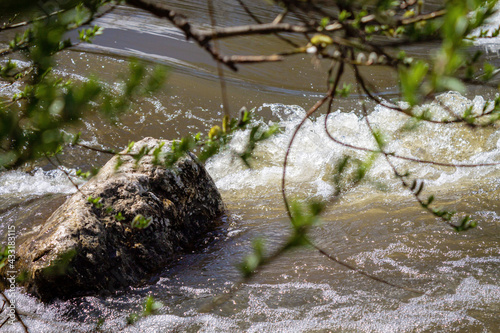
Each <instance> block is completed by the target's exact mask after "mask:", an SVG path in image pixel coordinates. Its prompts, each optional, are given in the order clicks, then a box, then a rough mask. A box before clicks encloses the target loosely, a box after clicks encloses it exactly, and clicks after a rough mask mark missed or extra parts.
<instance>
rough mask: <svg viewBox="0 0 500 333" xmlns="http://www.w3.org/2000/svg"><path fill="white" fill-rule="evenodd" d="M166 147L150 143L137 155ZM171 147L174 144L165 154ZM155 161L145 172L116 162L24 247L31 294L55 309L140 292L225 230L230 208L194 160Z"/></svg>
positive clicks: (22, 260)
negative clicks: (92, 297)
mask: <svg viewBox="0 0 500 333" xmlns="http://www.w3.org/2000/svg"><path fill="white" fill-rule="evenodd" d="M159 143H160V141H159V140H156V139H152V138H146V139H143V140H141V141H139V142H137V143H136V144H135V146H134V148H133V149H132V150H131V153H134V152H138V151H140V149H141V148H142V147H144V146H147V147H149V148H154V147H157V146H158V145H159ZM169 147H170V143H169V142H166V144H165V145H164V148H162V149H163V151H168V149H169ZM153 159H154V158H153V157H152V156H145V157H144V158H143V159H142V160H141V161H140V163H138V164H137V163H136V161H135V160H134V159H133V158H132V157H131V156H128V155H122V156H120V158H118V157H116V156H115V157H113V158H112V159H111V160H110V161H109V162H108V163H107V164H106V165H105V166H104V167H103V168H102V169H101V170H100V171H99V173H98V174H97V175H96V176H95V177H93V178H92V179H91V180H90V181H89V182H87V183H86V184H85V185H84V186H83V187H82V188H81V189H80V191H79V192H77V193H75V194H74V195H73V196H71V197H70V198H69V199H68V200H66V202H65V203H64V204H63V205H62V206H60V207H59V208H58V209H57V210H56V211H55V212H54V213H53V214H52V216H51V217H50V218H49V219H48V220H47V221H46V223H45V224H44V225H43V226H42V228H41V230H40V232H39V233H38V234H36V235H34V236H33V237H32V238H30V239H28V240H26V241H25V242H24V243H23V244H19V245H18V252H17V255H18V259H17V263H18V264H17V266H18V267H17V268H18V271H23V272H25V275H26V277H27V279H26V281H25V282H24V285H25V286H26V288H27V291H28V292H30V293H32V294H34V295H36V296H38V297H39V298H41V299H42V300H46V301H47V300H51V299H54V298H63V299H65V298H70V297H72V296H77V295H89V294H97V293H103V292H104V293H107V292H113V291H115V290H118V289H121V288H124V287H126V286H130V285H135V284H138V283H140V282H141V281H144V280H146V279H147V278H149V277H150V276H151V273H154V272H157V271H159V270H160V269H162V268H164V267H165V266H166V265H168V264H169V263H170V262H171V261H172V260H173V259H174V258H175V256H176V254H179V253H182V252H183V251H185V250H186V249H188V248H191V247H193V246H194V245H195V244H196V240H197V239H200V238H201V237H203V236H204V235H205V234H206V233H207V232H208V231H210V230H213V229H214V228H215V227H216V226H217V224H218V217H220V216H221V215H222V214H223V211H224V205H223V202H222V199H221V196H220V194H219V192H218V190H217V188H216V186H215V184H214V182H213V180H212V179H211V177H210V176H209V174H208V173H207V172H206V170H205V169H204V167H203V166H202V165H201V164H200V163H199V162H197V161H196V159H195V158H194V156H186V157H184V158H182V159H181V160H179V161H177V162H176V163H175V164H174V166H173V167H172V168H165V167H162V166H160V165H155V163H153ZM119 160H120V162H119ZM117 163H119V164H120V165H119V167H118V168H117ZM89 197H91V198H93V200H95V203H92V202H90V201H92V200H89ZM98 198H101V199H100V200H99V201H97V199H98ZM138 216H142V217H143V218H138ZM141 223H142V227H143V226H144V225H146V224H149V225H148V226H147V227H144V228H141Z"/></svg>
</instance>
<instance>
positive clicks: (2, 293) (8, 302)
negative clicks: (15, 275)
mask: <svg viewBox="0 0 500 333" xmlns="http://www.w3.org/2000/svg"><path fill="white" fill-rule="evenodd" d="M0 294H1V295H2V296H3V298H4V299H5V301H6V302H7V307H8V308H10V307H11V305H12V303H11V302H10V300H9V298H8V297H7V295H5V293H4V292H3V291H1V290H0ZM13 308H14V315H15V316H16V319H17V321H18V322H19V323H20V324H21V326H22V327H23V330H24V332H26V333H29V330H28V326H26V324H25V323H24V321H23V320H22V318H21V316H20V315H19V312H17V308H16V307H15V306H14V307H13Z"/></svg>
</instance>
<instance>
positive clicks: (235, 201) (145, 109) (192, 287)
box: [0, 0, 500, 332]
mask: <svg viewBox="0 0 500 333" xmlns="http://www.w3.org/2000/svg"><path fill="white" fill-rule="evenodd" d="M168 3H169V4H171V5H172V6H175V7H177V8H178V10H179V11H181V12H183V13H185V14H186V16H188V17H189V18H192V19H193V20H196V21H197V22H200V24H201V25H204V26H208V24H209V23H208V16H207V15H206V12H205V10H204V9H203V8H205V6H206V5H205V3H204V1H200V0H190V1H169V2H168ZM251 7H252V8H253V10H255V12H256V14H257V15H258V17H259V18H261V19H262V20H264V21H270V20H271V19H272V18H273V17H274V16H275V15H276V14H277V13H279V9H277V8H274V7H272V6H270V5H269V4H268V3H267V2H266V1H254V2H251ZM216 10H217V13H218V15H217V21H218V22H219V23H220V24H221V25H237V24H250V23H252V21H251V20H250V19H249V18H247V17H246V15H245V14H244V12H243V11H242V9H241V8H240V7H238V5H237V2H236V1H232V0H220V1H216ZM98 23H99V24H100V25H102V26H104V27H105V29H106V30H105V34H104V35H103V36H100V37H99V38H98V39H97V40H96V41H95V43H94V44H92V45H82V46H79V47H78V48H76V49H75V50H73V51H69V52H66V53H64V54H62V55H61V56H60V57H59V65H58V68H57V70H58V71H59V73H60V74H61V75H62V76H64V77H68V78H72V79H74V80H80V79H82V78H83V77H85V76H87V75H90V74H95V75H98V76H99V77H100V78H102V79H103V80H105V81H107V82H109V84H110V85H113V84H114V82H115V81H116V76H117V75H119V73H125V72H126V68H127V66H128V64H127V60H126V59H127V58H128V57H129V56H135V57H139V58H141V59H145V60H147V61H152V62H159V63H164V64H167V65H168V66H170V67H171V73H170V76H169V79H168V82H167V84H166V87H165V89H164V90H162V91H161V92H160V93H158V94H156V95H155V96H153V97H149V98H144V99H141V100H138V101H136V103H135V105H134V106H133V108H132V110H131V112H130V113H129V114H128V115H126V116H124V117H123V118H122V120H121V123H120V124H118V125H117V126H113V125H110V124H108V123H106V122H104V121H102V119H100V118H99V117H98V116H96V115H93V114H91V115H89V117H88V118H87V119H86V120H85V121H84V122H83V123H82V125H81V127H80V128H78V129H77V130H82V131H83V132H84V135H83V137H84V139H85V140H86V141H87V142H88V143H89V144H91V145H95V146H112V147H123V146H125V145H126V144H127V143H128V142H129V141H131V140H139V139H140V138H142V137H145V136H153V137H158V138H165V139H173V138H178V137H179V136H182V135H184V134H187V133H189V132H196V131H202V132H204V131H206V130H207V129H209V128H210V127H211V126H213V125H215V124H218V123H219V122H220V118H221V116H222V108H221V98H220V86H219V82H218V80H217V76H216V75H215V73H216V70H215V64H214V63H213V61H212V60H211V59H210V57H209V56H207V55H206V54H205V53H204V52H203V51H202V50H200V49H199V48H198V47H197V46H196V45H195V44H193V43H191V42H187V41H185V39H184V37H183V36H182V35H181V34H180V33H179V32H178V31H176V30H175V29H174V28H172V27H171V26H170V25H169V24H168V23H165V22H164V21H162V20H158V19H156V18H154V17H151V16H150V15H148V14H145V13H143V12H141V11H137V10H135V9H132V8H129V7H125V6H121V7H119V8H118V9H117V10H116V11H115V12H113V13H111V14H109V15H107V16H105V17H104V18H101V19H100V20H99V22H98ZM297 41H298V42H303V41H301V40H297ZM0 42H3V41H0ZM498 45H500V43H499V41H498V40H490V41H488V44H486V42H484V44H481V43H480V44H479V45H477V47H478V48H483V49H486V50H487V51H488V52H489V56H490V57H491V58H492V59H493V60H494V61H495V62H498V60H496V59H497V58H498V57H497V54H496V52H497V51H496V50H498V48H499V47H498ZM222 46H223V49H224V50H226V51H228V52H231V53H236V54H260V53H263V54H270V53H272V52H274V51H277V50H281V49H282V48H283V47H284V44H283V43H282V42H281V41H279V40H276V39H273V38H264V39H262V38H257V37H247V38H245V39H242V40H238V41H229V40H227V41H224V42H223V44H222ZM429 49H432V45H431V46H429V45H425V46H424V45H422V46H419V47H418V48H416V49H412V50H410V51H411V52H412V53H414V54H415V55H421V56H427V55H428V54H429ZM312 61H313V59H311V57H309V56H295V57H292V58H290V59H289V60H288V61H287V62H285V63H277V64H263V65H255V66H248V67H241V68H240V70H239V71H238V72H237V73H232V72H230V71H226V72H225V73H226V76H227V80H228V95H229V104H230V108H231V110H232V112H233V113H234V114H236V112H237V110H238V109H239V108H240V107H241V106H246V107H247V108H249V109H251V108H255V112H256V114H257V116H261V115H262V116H263V117H265V118H266V119H272V120H274V121H277V122H279V123H280V125H281V126H282V128H283V133H282V134H280V135H278V136H277V137H275V138H273V139H271V140H270V141H268V142H266V143H265V144H263V145H262V146H261V147H259V149H258V152H257V154H258V158H257V159H256V161H255V165H254V169H253V170H248V169H246V168H245V167H244V166H243V165H241V163H239V162H238V161H237V160H234V159H233V158H232V157H231V154H230V153H229V152H223V153H221V154H219V155H218V156H216V157H215V158H213V159H212V160H210V161H209V162H208V163H207V168H208V170H209V172H210V173H211V175H212V177H213V178H214V179H215V180H216V183H217V185H218V187H219V188H220V190H221V193H222V195H223V197H224V200H225V202H226V205H227V208H228V212H229V214H228V217H227V219H226V221H225V224H224V226H223V227H222V228H221V229H220V230H218V232H216V233H214V235H213V237H212V238H210V239H208V240H207V243H208V244H207V247H206V248H205V249H204V250H201V251H199V252H196V253H192V254H186V255H184V256H183V257H182V258H181V259H180V260H179V261H178V262H176V263H175V264H174V265H173V266H172V267H168V269H165V271H164V272H163V273H162V274H161V275H160V276H159V277H158V278H157V279H156V280H154V281H152V282H151V283H150V284H148V285H145V286H142V287H137V288H130V289H128V290H126V291H123V292H122V293H118V294H117V295H114V296H112V297H107V298H106V297H84V298H77V299H73V300H70V301H67V302H55V303H54V304H51V305H43V304H40V303H39V302H37V301H36V300H35V299H34V298H32V297H30V296H28V295H25V294H23V293H22V291H21V290H18V291H16V292H15V294H13V295H12V296H13V297H16V298H17V301H18V306H19V309H20V311H21V312H22V313H24V314H26V322H27V324H28V325H29V326H30V327H31V328H32V331H33V332H90V331H92V330H93V328H94V327H95V325H96V323H97V321H98V319H99V318H104V319H105V322H104V325H103V330H104V331H109V332H116V331H118V330H123V331H125V332H164V331H182V332H184V331H186V332H198V331H201V332H234V331H246V332H272V331H278V332H436V331H447V332H450V331H453V332H455V331H456V332H497V331H498V328H499V327H500V321H499V319H498V318H499V316H498V314H499V313H500V302H499V300H500V210H499V207H498V206H499V205H498V204H499V202H500V180H499V179H500V178H499V176H500V168H499V167H489V168H481V169H457V168H445V167H435V166H429V165H427V166H422V165H415V164H412V163H407V162H405V163H403V162H400V161H398V162H397V165H398V167H399V168H401V170H408V171H410V172H411V173H412V174H413V175H414V176H415V177H419V178H425V179H428V180H429V181H428V182H427V184H428V185H427V191H428V192H429V194H430V193H434V194H435V195H436V201H437V204H438V205H443V206H446V207H450V208H453V209H456V210H458V211H465V212H467V213H470V214H472V215H473V217H474V218H475V219H477V220H478V221H479V226H478V228H476V229H474V230H472V231H468V232H466V233H460V234H457V233H455V232H454V231H453V230H451V229H450V228H449V227H447V226H445V225H443V224H442V223H441V222H439V221H438V220H435V219H434V218H432V217H431V216H430V215H429V214H427V213H425V212H423V211H422V210H421V209H420V208H419V207H418V206H417V204H416V203H415V202H414V200H413V199H412V198H411V197H410V196H409V195H408V194H407V193H406V192H405V191H404V190H402V189H401V188H400V187H399V184H398V183H397V181H396V180H395V179H393V178H392V173H391V170H390V169H389V167H388V166H387V165H386V164H385V163H384V162H383V160H379V161H378V162H379V163H376V167H374V169H373V170H371V171H370V175H369V176H370V179H372V180H373V182H372V183H370V184H366V185H363V186H361V187H360V188H357V189H354V190H353V191H352V192H350V193H348V194H347V195H346V196H345V197H344V198H343V199H342V200H341V201H340V202H338V203H337V204H335V205H334V206H332V207H331V208H330V209H329V211H328V212H327V213H326V214H325V215H324V218H323V222H322V224H321V225H319V226H318V227H317V228H316V229H315V230H314V231H313V238H314V239H315V241H316V242H317V243H318V244H319V245H320V246H322V247H323V248H324V249H326V250H327V251H329V252H331V253H334V254H336V255H337V256H338V257H339V258H341V259H342V260H345V261H346V262H348V263H350V264H352V265H356V266H357V267H359V268H361V269H363V270H366V271H369V272H371V273H373V274H374V275H376V276H378V277H380V278H383V279H386V280H388V281H391V282H393V283H396V284H400V285H403V286H407V287H411V288H414V289H418V290H421V291H423V292H425V295H417V294H413V293H411V292H408V291H404V290H400V289H396V288H392V287H388V286H386V285H384V284H381V283H379V282H376V281H373V280H370V279H367V278H366V277H364V276H361V275H359V274H356V273H353V272H351V271H346V270H345V269H344V268H342V267H340V266H338V265H336V264H335V263H332V262H331V261H329V260H327V259H326V258H325V257H323V256H321V255H319V254H318V253H317V252H315V251H313V250H311V249H303V250H300V251H294V252H291V253H289V254H287V255H286V256H284V257H282V258H280V259H279V260H277V261H276V262H274V263H272V264H271V265H269V266H267V267H266V268H265V269H263V271H262V272H260V273H259V274H258V275H257V276H256V277H255V278H254V279H253V281H251V283H249V284H247V285H244V286H243V287H242V288H241V289H240V290H239V291H238V292H237V293H236V294H235V296H234V298H233V299H232V300H230V301H228V302H226V303H224V304H223V305H221V306H220V307H218V308H216V309H215V310H214V311H212V312H210V313H203V312H201V311H200V308H201V307H202V306H203V305H205V304H207V303H208V302H210V300H211V299H212V297H214V296H216V295H219V294H220V293H222V292H224V291H227V290H228V289H230V287H231V286H232V285H233V284H234V283H236V282H237V281H238V279H239V277H240V275H239V272H238V270H237V268H236V267H235V265H236V264H237V263H239V262H240V261H241V259H242V257H243V256H244V255H245V254H246V253H248V252H249V250H250V247H251V242H252V240H253V239H255V238H257V237H261V238H263V239H265V241H266V244H268V246H269V248H271V249H272V248H274V247H276V246H278V245H279V244H280V243H281V242H283V241H284V239H285V238H286V235H287V234H288V231H289V229H288V228H289V226H288V224H289V222H288V220H287V218H286V214H285V211H284V209H283V204H282V200H281V196H280V191H279V184H280V179H281V163H282V159H283V155H284V150H285V148H286V145H287V144H288V141H289V138H290V134H291V132H292V130H293V128H294V127H295V126H296V125H297V124H298V122H299V120H300V117H301V116H302V115H304V114H305V110H307V109H308V108H309V107H311V106H312V105H313V104H314V103H315V102H316V100H317V99H318V98H320V96H321V93H322V92H323V91H324V87H325V82H326V77H325V75H324V69H325V66H327V64H321V65H320V67H319V68H315V66H311V62H312ZM365 75H366V76H367V77H369V78H370V80H372V82H374V83H375V84H376V86H377V87H378V89H379V91H380V93H381V94H383V95H385V96H388V97H391V96H393V95H394V94H396V93H397V84H396V82H395V81H394V75H393V73H390V72H387V71H386V70H384V69H382V68H376V67H374V68H370V70H369V71H366V72H365ZM349 80H352V78H351V79H348V81H349ZM15 89H16V87H15V86H14V87H8V88H7V87H0V91H1V93H2V94H3V95H8V94H11V93H12V92H13V91H14V90H15ZM493 94H494V92H488V91H479V90H477V89H476V90H474V89H472V88H471V89H470V90H469V91H468V94H467V96H466V97H462V96H460V95H458V94H453V93H450V94H447V95H444V96H443V97H442V98H443V101H444V102H445V103H448V104H449V105H451V106H452V107H454V108H463V107H464V106H465V105H474V107H475V108H481V107H482V105H484V100H485V99H487V98H489V97H491V96H492V95H493ZM360 98H363V97H362V96H356V95H354V96H351V97H350V98H347V99H343V100H340V101H339V102H338V103H337V104H336V106H335V110H337V111H336V112H335V113H334V114H333V115H331V116H330V118H329V120H328V126H329V129H330V130H331V131H332V132H334V133H336V135H338V137H339V138H341V139H342V140H344V141H347V142H351V143H355V144H359V145H363V146H367V147H371V146H373V142H372V141H371V138H370V136H369V135H368V134H367V132H366V128H365V126H366V125H365V122H364V120H363V119H362V118H361V117H360V104H359V100H360ZM433 107H436V106H433ZM370 112H371V115H370V117H371V118H370V119H371V120H372V122H373V123H374V124H375V125H377V126H380V127H384V128H385V129H386V132H387V135H388V136H389V138H390V139H391V141H390V145H389V147H390V149H392V150H394V151H396V152H399V153H400V154H403V155H407V156H408V155H411V156H414V157H417V158H427V159H435V160H439V161H448V162H453V161H457V162H458V161H459V162H464V163H480V162H488V161H499V160H500V131H499V130H498V129H488V130H478V131H473V132H470V131H468V130H467V129H465V128H463V127H461V126H449V127H439V126H433V125H423V126H421V127H420V128H419V129H418V130H417V131H415V132H411V133H408V134H404V135H403V134H401V133H400V132H398V129H400V128H401V127H402V126H403V125H404V123H405V119H404V118H402V117H401V116H399V115H397V114H393V113H392V112H390V111H389V110H386V109H383V108H376V107H373V106H371V109H370ZM323 117H324V116H319V117H318V118H316V119H313V120H311V121H309V122H307V123H306V125H305V127H304V129H303V130H302V131H301V134H300V136H299V139H298V141H297V142H296V144H295V145H294V152H293V154H292V156H291V162H290V170H289V173H288V175H289V178H288V186H289V189H288V191H289V193H290V194H291V195H292V196H295V197H298V198H302V199H305V198H326V197H328V196H329V195H330V194H331V193H332V187H331V185H330V184H329V182H328V179H329V177H330V174H331V172H332V169H333V165H334V164H335V162H336V161H338V159H339V158H341V156H342V155H343V154H344V153H347V152H348V151H347V150H345V148H342V147H339V146H337V145H335V144H334V143H332V142H330V141H328V139H327V137H326V135H325V134H324V128H323V124H324V118H323ZM233 146H234V147H235V149H237V146H238V143H237V142H234V143H233ZM357 156H359V157H362V156H363V155H362V154H358V155H357ZM108 158H109V157H108V156H102V155H100V154H96V153H94V152H91V151H81V150H75V151H67V152H66V153H65V155H64V156H63V159H64V161H65V163H66V164H67V166H68V167H69V168H83V169H87V168H90V167H91V166H100V165H102V164H103V163H105V161H106V160H107V159H108ZM42 166H43V165H42ZM379 182H382V183H385V184H386V187H387V188H386V190H385V191H382V190H381V189H380V188H379V186H377V184H376V183H379ZM72 192H74V188H73V187H72V185H71V184H70V183H69V182H68V180H67V179H66V177H65V175H64V174H63V173H62V172H58V171H56V170H50V167H48V166H43V168H42V169H38V170H37V171H35V172H34V173H32V174H25V173H23V172H21V171H14V172H8V173H3V174H1V175H0V219H1V222H0V233H1V234H2V235H4V234H5V233H6V230H7V227H8V226H9V225H12V224H14V225H16V226H17V231H18V232H19V233H24V232H29V231H30V230H33V229H34V230H36V225H37V224H39V223H41V222H43V220H44V219H45V218H46V217H47V216H48V215H50V214H51V212H52V211H53V210H54V209H55V208H56V207H57V206H58V205H59V204H60V203H61V202H62V201H63V200H64V198H65V197H66V196H67V195H69V194H71V193H72ZM146 295H153V296H154V297H155V298H156V299H157V300H159V301H161V302H162V303H163V304H164V307H163V308H162V309H161V310H160V311H159V313H158V314H157V315H155V316H150V317H148V318H144V319H141V320H140V321H139V322H138V323H136V324H135V326H130V327H126V326H125V320H126V319H125V318H126V317H127V315H128V314H129V313H130V312H133V311H139V309H140V304H141V302H142V300H143V299H144V297H145V296H146ZM18 329H19V327H17V326H4V327H2V330H5V331H6V332H17V330H18Z"/></svg>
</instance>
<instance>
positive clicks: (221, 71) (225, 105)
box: [207, 0, 234, 121]
mask: <svg viewBox="0 0 500 333" xmlns="http://www.w3.org/2000/svg"><path fill="white" fill-rule="evenodd" d="M207 5H208V15H209V16H210V24H211V25H212V31H213V30H215V27H216V25H217V22H216V21H215V10H214V4H213V0H207ZM213 42H214V48H213V50H214V52H215V53H219V41H218V40H217V39H214V41H213ZM230 62H232V63H234V61H232V60H231V61H230ZM217 75H218V76H219V83H220V92H221V97H222V109H223V110H224V116H225V117H226V118H227V121H228V120H229V119H231V112H230V111H229V101H228V99H227V88H226V79H225V78H224V69H223V68H222V65H221V62H220V61H217Z"/></svg>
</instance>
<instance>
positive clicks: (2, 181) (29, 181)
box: [0, 169, 82, 197]
mask: <svg viewBox="0 0 500 333" xmlns="http://www.w3.org/2000/svg"><path fill="white" fill-rule="evenodd" d="M67 172H69V173H72V174H73V175H74V170H68V171H67ZM72 179H73V181H75V182H76V183H81V182H82V181H81V180H79V179H78V178H77V177H73V178H72ZM74 192H76V188H75V186H74V185H73V184H72V183H71V181H70V180H69V179H68V176H67V175H66V174H65V173H64V172H63V171H61V170H57V169H56V170H51V171H43V170H42V169H37V170H35V171H34V172H32V173H26V172H22V171H17V170H16V171H4V172H1V173H0V196H2V195H10V194H15V195H17V196H20V197H23V196H33V195H34V196H38V195H44V194H48V193H67V194H69V193H74Z"/></svg>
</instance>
